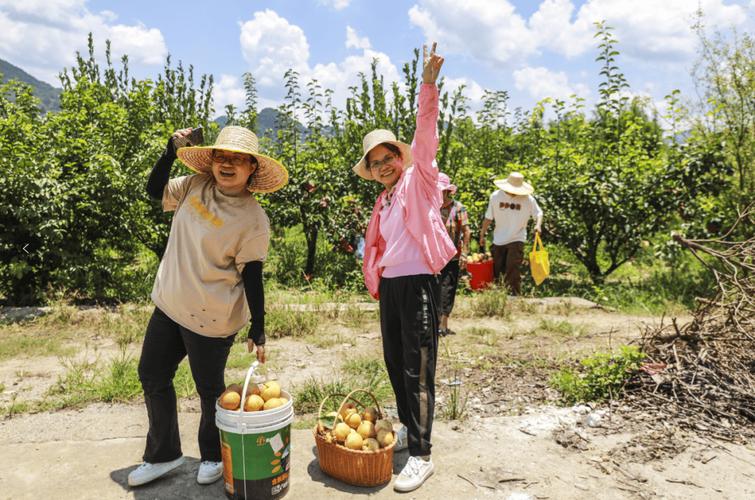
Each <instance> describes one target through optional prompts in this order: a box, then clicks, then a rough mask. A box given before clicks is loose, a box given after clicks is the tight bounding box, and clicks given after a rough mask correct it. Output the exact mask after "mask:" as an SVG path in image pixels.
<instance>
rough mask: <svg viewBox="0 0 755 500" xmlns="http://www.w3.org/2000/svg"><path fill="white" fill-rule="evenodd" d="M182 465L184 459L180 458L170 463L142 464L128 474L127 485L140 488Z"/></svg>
mask: <svg viewBox="0 0 755 500" xmlns="http://www.w3.org/2000/svg"><path fill="white" fill-rule="evenodd" d="M183 463H184V457H182V456H181V457H178V458H177V459H175V460H173V461H172V462H158V463H154V464H151V463H149V462H142V464H141V465H140V466H139V467H137V468H136V469H134V470H132V471H131V472H130V473H129V475H128V485H129V486H141V485H143V484H147V483H148V482H150V481H154V480H155V479H157V478H158V477H160V476H164V475H165V474H167V473H168V472H170V471H172V470H173V469H175V468H176V467H179V466H180V465H181V464H183Z"/></svg>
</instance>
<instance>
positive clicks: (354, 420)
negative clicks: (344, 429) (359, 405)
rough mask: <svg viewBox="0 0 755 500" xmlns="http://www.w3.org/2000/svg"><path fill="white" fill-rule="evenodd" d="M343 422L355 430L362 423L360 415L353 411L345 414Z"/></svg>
mask: <svg viewBox="0 0 755 500" xmlns="http://www.w3.org/2000/svg"><path fill="white" fill-rule="evenodd" d="M345 422H346V423H347V424H348V425H349V427H351V428H352V429H354V430H356V429H357V428H359V424H361V423H362V417H360V416H359V413H357V412H356V411H354V412H353V413H349V414H348V415H346V418H345Z"/></svg>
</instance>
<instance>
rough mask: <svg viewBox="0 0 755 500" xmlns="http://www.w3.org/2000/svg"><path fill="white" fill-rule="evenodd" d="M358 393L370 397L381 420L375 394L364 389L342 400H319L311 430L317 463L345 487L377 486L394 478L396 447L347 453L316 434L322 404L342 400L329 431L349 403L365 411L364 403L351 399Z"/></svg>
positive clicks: (348, 451)
mask: <svg viewBox="0 0 755 500" xmlns="http://www.w3.org/2000/svg"><path fill="white" fill-rule="evenodd" d="M357 392H363V393H365V394H367V395H369V396H370V397H371V398H372V400H373V401H374V402H375V408H376V409H377V412H378V416H379V417H380V418H383V412H382V411H381V409H380V404H379V403H378V401H377V398H375V395H374V394H372V393H371V392H369V391H366V390H364V389H357V390H354V391H351V392H350V393H349V394H348V395H347V396H343V394H331V395H329V396H327V397H326V398H325V399H323V400H322V403H320V411H319V412H318V415H317V417H318V418H317V422H318V423H317V425H316V426H315V429H314V434H315V442H316V443H317V455H318V461H319V462H320V468H321V469H322V471H323V472H324V473H325V474H327V475H329V476H331V477H334V478H336V479H338V480H340V481H343V482H344V483H348V484H351V485H354V486H380V485H381V484H385V483H388V482H390V480H391V476H392V474H393V446H394V444H395V443H392V444H390V445H388V446H387V447H385V448H381V449H379V450H377V451H361V450H350V449H348V448H346V447H344V446H339V445H338V444H336V443H335V442H330V443H329V442H328V441H326V440H325V437H324V436H323V435H322V434H321V433H319V432H318V427H320V419H321V418H322V409H323V405H324V404H325V401H327V400H328V399H330V398H331V397H343V401H342V402H341V405H340V406H339V407H338V411H337V412H336V416H335V417H333V425H332V426H331V427H330V428H331V429H332V428H334V427H335V424H336V421H337V419H338V413H340V412H341V409H342V408H343V406H344V405H345V404H346V403H347V402H348V401H349V400H351V401H353V402H354V403H356V404H357V405H359V406H361V407H362V409H364V407H365V405H364V403H362V402H361V401H359V400H358V399H355V398H354V393H357Z"/></svg>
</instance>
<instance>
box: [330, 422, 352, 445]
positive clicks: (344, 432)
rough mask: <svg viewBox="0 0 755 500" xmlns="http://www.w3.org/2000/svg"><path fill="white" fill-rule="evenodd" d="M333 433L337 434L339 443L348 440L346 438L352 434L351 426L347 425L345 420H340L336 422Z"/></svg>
mask: <svg viewBox="0 0 755 500" xmlns="http://www.w3.org/2000/svg"><path fill="white" fill-rule="evenodd" d="M333 434H334V435H335V438H336V441H338V442H339V443H343V442H344V441H346V438H347V437H348V436H349V434H351V427H349V426H348V425H346V424H345V423H344V422H338V423H337V424H336V428H335V429H333Z"/></svg>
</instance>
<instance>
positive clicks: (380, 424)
mask: <svg viewBox="0 0 755 500" xmlns="http://www.w3.org/2000/svg"><path fill="white" fill-rule="evenodd" d="M380 429H385V430H386V431H391V432H393V424H392V423H391V421H390V420H378V421H377V422H375V432H379V431H380Z"/></svg>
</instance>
